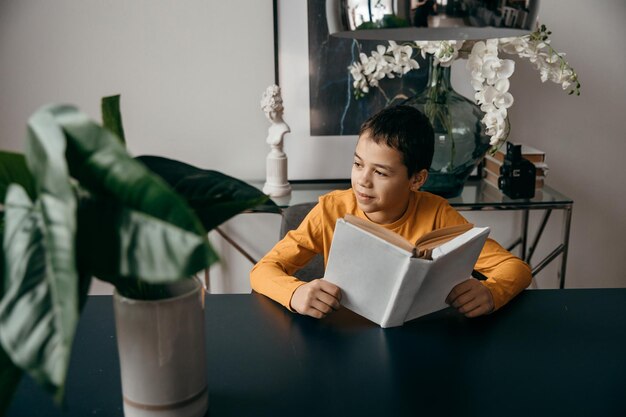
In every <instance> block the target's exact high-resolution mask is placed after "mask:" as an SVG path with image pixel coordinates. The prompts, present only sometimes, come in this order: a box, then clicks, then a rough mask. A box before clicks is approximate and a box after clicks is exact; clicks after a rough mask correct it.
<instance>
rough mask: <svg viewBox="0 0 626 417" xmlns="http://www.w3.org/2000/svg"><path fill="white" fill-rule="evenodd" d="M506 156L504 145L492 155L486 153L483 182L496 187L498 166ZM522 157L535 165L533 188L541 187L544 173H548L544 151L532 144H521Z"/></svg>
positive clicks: (498, 175) (498, 172)
mask: <svg viewBox="0 0 626 417" xmlns="http://www.w3.org/2000/svg"><path fill="white" fill-rule="evenodd" d="M505 156H506V146H503V147H501V148H500V149H498V151H497V152H496V153H495V154H494V155H493V156H491V155H489V154H487V155H486V156H485V159H484V161H483V178H484V180H485V182H486V183H487V184H489V185H492V186H494V187H496V188H498V178H499V177H500V167H501V166H502V164H503V163H504V157H505ZM522 157H523V158H525V159H528V160H529V161H530V162H532V163H533V164H534V165H535V168H536V169H537V171H536V175H537V176H536V179H535V189H540V188H542V187H543V183H544V180H545V178H546V174H547V173H548V165H547V164H546V161H545V159H546V153H545V152H544V151H541V150H539V149H536V148H533V147H532V146H528V145H524V144H522Z"/></svg>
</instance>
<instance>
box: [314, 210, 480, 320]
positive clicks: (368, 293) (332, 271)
mask: <svg viewBox="0 0 626 417" xmlns="http://www.w3.org/2000/svg"><path fill="white" fill-rule="evenodd" d="M488 234H489V228H488V227H473V226H472V225H471V224H464V225H459V226H452V227H447V228H443V229H438V230H434V231H432V232H430V233H427V234H426V235H424V236H423V237H421V238H420V239H419V240H418V241H417V242H415V243H411V242H409V241H408V240H406V239H404V238H403V237H402V236H400V235H398V234H396V233H394V232H392V231H390V230H388V229H385V228H384V227H381V226H379V225H377V224H375V223H372V222H368V221H366V220H363V219H360V218H358V217H355V216H352V215H347V216H346V217H345V218H343V219H338V220H337V225H336V227H335V234H334V237H333V241H332V244H331V247H330V254H329V257H328V263H327V265H326V272H325V274H324V279H326V280H327V281H329V282H332V283H333V284H335V285H337V286H338V287H339V288H341V292H342V300H341V303H342V304H343V305H344V306H345V307H347V308H348V309H350V310H352V311H354V312H355V313H357V314H360V315H361V316H363V317H365V318H367V319H369V320H371V321H373V322H375V323H378V324H379V325H380V326H381V327H394V326H400V325H402V324H403V323H404V322H405V321H408V320H412V319H415V318H417V317H420V316H423V315H425V314H428V313H432V312H434V311H437V310H441V309H443V308H445V307H447V304H446V303H445V299H446V297H447V296H448V294H449V293H450V291H451V290H452V288H454V286H455V285H457V284H459V283H461V282H463V281H465V280H466V279H468V278H469V277H470V274H471V272H472V269H473V267H474V264H475V263H476V260H477V259H478V255H479V254H480V251H481V250H482V247H483V245H484V244H485V240H486V239H487V235H488Z"/></svg>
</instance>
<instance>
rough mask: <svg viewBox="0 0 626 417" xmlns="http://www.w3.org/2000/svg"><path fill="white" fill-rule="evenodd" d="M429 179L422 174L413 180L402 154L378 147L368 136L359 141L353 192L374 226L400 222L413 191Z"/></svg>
mask: <svg viewBox="0 0 626 417" xmlns="http://www.w3.org/2000/svg"><path fill="white" fill-rule="evenodd" d="M427 175H428V172H427V171H426V170H422V171H420V172H419V173H417V174H414V175H413V176H412V177H410V178H409V176H408V173H407V168H406V165H404V162H403V158H402V154H401V153H400V151H398V150H397V149H393V148H390V147H388V146H387V145H386V144H383V143H381V144H377V143H375V142H374V141H373V140H372V139H371V138H370V135H369V133H368V132H364V133H363V134H362V135H361V136H360V137H359V141H358V142H357V145H356V150H355V151H354V163H353V165H352V176H351V177H352V178H351V179H352V190H353V192H354V195H355V196H356V200H357V202H358V205H359V208H360V209H361V210H363V212H365V214H366V215H367V217H368V218H369V219H370V220H372V221H373V222H376V223H380V224H388V223H393V222H394V221H396V220H398V219H400V217H402V215H403V214H404V212H405V211H406V208H407V206H408V203H409V198H410V195H411V191H412V190H415V191H417V190H418V189H419V187H421V186H422V184H423V183H424V182H425V181H426V177H427Z"/></svg>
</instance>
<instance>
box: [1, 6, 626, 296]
mask: <svg viewBox="0 0 626 417" xmlns="http://www.w3.org/2000/svg"><path fill="white" fill-rule="evenodd" d="M301 1H304V0H301ZM223 3H224V5H222V4H220V2H218V1H217V0H187V1H186V2H175V1H173V0H171V1H165V0H158V1H156V0H152V1H150V0H133V1H124V0H108V1H103V0H80V1H79V0H74V1H71V0H55V1H46V0H3V1H2V2H0V62H1V65H0V147H1V148H5V149H6V148H8V149H13V150H21V148H22V138H23V136H24V126H25V122H26V120H27V117H28V116H29V115H30V114H31V113H32V112H33V111H34V110H35V109H36V108H37V107H38V106H40V105H41V104H43V103H47V102H52V101H65V102H70V103H75V104H77V105H78V106H79V107H81V108H82V109H84V110H85V111H87V112H88V113H89V114H91V115H92V116H93V117H95V118H98V117H99V111H98V100H99V98H100V97H101V96H103V95H107V94H113V93H121V94H122V110H123V115H124V118H125V125H126V129H127V136H128V141H129V143H130V145H129V146H130V150H131V151H132V152H133V153H135V154H143V153H151V154H159V155H165V156H169V157H172V158H176V159H180V160H184V161H187V162H189V163H192V164H195V165H198V166H201V167H206V168H213V169H218V170H221V171H224V172H226V173H229V174H231V175H235V176H238V177H241V178H245V179H252V178H257V179H258V178H263V177H264V164H265V162H264V158H265V155H266V153H267V146H266V144H265V141H264V138H265V135H266V132H267V127H268V122H267V121H266V120H265V118H264V116H263V114H262V112H261V111H260V109H259V99H260V96H261V94H262V92H263V90H264V89H265V87H266V86H267V85H269V84H271V83H272V82H273V43H272V2H271V1H270V0H263V1H259V0H248V1H244V2H234V1H228V2H223ZM233 9H236V10H235V11H231V10H233ZM540 17H541V21H542V22H543V23H545V24H546V25H548V27H549V28H550V29H551V30H553V32H554V34H553V36H552V38H553V44H554V46H555V47H557V49H559V50H561V51H564V52H567V58H568V60H569V61H570V63H571V64H572V65H573V66H574V68H575V69H576V70H577V72H578V74H579V76H580V80H581V82H582V95H581V96H580V97H570V96H567V95H566V94H565V93H563V91H561V90H560V87H558V86H557V85H553V84H541V82H540V81H539V77H538V74H537V72H536V71H535V70H534V69H533V68H532V66H531V65H530V64H529V63H527V62H525V61H519V60H518V62H517V64H516V73H515V74H514V76H513V78H512V93H513V95H514V97H515V104H514V107H513V108H512V110H511V121H512V124H513V131H512V135H511V138H512V139H514V140H516V141H522V142H526V143H529V144H531V145H534V146H536V147H538V148H541V149H543V150H545V151H546V153H547V162H548V164H549V166H550V174H549V176H548V178H547V183H548V184H549V185H551V186H553V187H555V188H557V189H559V190H561V191H562V192H563V193H565V194H566V195H568V196H570V197H572V198H573V199H574V201H575V204H574V216H573V223H572V234H571V239H570V243H571V248H570V257H569V262H568V271H567V286H568V287H595V286H598V287H611V286H619V287H625V286H626V274H625V273H624V271H626V256H625V254H624V249H623V244H622V240H623V237H624V236H626V221H624V219H623V217H622V210H623V209H622V208H623V207H626V191H625V190H626V187H625V186H624V182H626V168H624V164H623V162H624V161H625V160H626V158H625V155H626V140H624V139H625V133H624V128H623V126H624V125H625V121H626V117H625V116H626V114H625V113H624V109H626V82H625V81H624V80H625V76H624V73H626V71H625V69H626V58H625V56H626V54H624V52H623V48H622V43H623V40H624V39H626V26H625V25H624V24H623V21H624V19H625V18H626V3H625V2H623V0H605V1H601V2H588V1H582V0H569V1H568V0H551V1H543V2H542V4H541V11H540ZM235 27H237V28H236V29H235ZM457 72H458V71H457ZM454 77H455V75H453V78H454ZM453 81H454V80H453ZM283 89H285V87H284V86H283ZM287 93H288V92H286V91H285V94H287ZM288 114H289V107H288V106H287V107H286V112H285V116H286V120H287V122H288V123H289V118H288ZM289 141H291V142H292V143H291V144H289V143H290V142H289ZM297 141H298V138H296V137H294V134H293V133H292V136H291V137H289V136H288V137H287V143H288V144H289V147H291V148H292V149H293V148H294V146H296V145H297ZM289 147H288V148H287V149H288V152H289ZM320 177H322V173H320ZM477 216H484V215H483V214H479V215H477ZM474 217H475V216H472V218H474ZM553 217H555V218H554V219H553V222H554V224H553V225H551V226H550V227H549V228H548V230H547V232H546V233H547V234H548V235H547V240H546V242H545V244H544V245H542V247H541V248H540V250H539V251H540V252H543V253H545V252H546V251H549V249H550V248H548V244H556V242H558V240H559V237H560V236H559V233H560V225H561V224H560V218H559V216H558V214H557V213H555V215H553ZM481 219H482V218H481ZM481 219H477V220H475V221H476V222H477V223H478V222H481V223H488V222H494V223H496V224H498V230H497V231H496V233H497V236H496V237H498V238H499V239H500V240H502V241H503V243H505V244H506V242H507V240H508V239H510V237H511V236H512V234H513V230H514V228H515V226H516V224H517V222H518V221H519V216H514V217H513V219H511V218H508V217H507V216H506V214H503V213H493V214H487V219H486V220H481ZM533 221H534V222H535V223H536V221H537V219H536V216H533ZM265 245H266V243H263V246H265ZM541 280H542V281H541V285H539V286H540V287H542V286H554V284H555V283H556V267H555V266H551V267H549V268H546V270H545V271H544V273H542V278H541Z"/></svg>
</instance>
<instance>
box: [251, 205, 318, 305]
mask: <svg viewBox="0 0 626 417" xmlns="http://www.w3.org/2000/svg"><path fill="white" fill-rule="evenodd" d="M322 222H323V216H322V209H321V207H320V204H317V205H316V206H315V207H314V208H313V209H312V210H311V211H310V212H309V213H308V214H307V216H306V217H305V218H304V220H303V221H302V223H301V224H300V226H299V227H298V228H297V229H294V230H291V231H289V232H288V233H287V234H286V235H285V237H284V238H283V239H282V240H281V241H279V242H278V243H277V244H276V245H275V246H274V247H273V248H272V250H270V251H269V252H268V253H267V255H265V256H264V257H263V258H262V259H261V260H260V261H259V262H258V263H257V264H256V265H255V266H254V267H253V268H252V271H251V272H250V284H251V286H252V289H253V290H254V291H256V292H258V293H260V294H263V295H265V296H267V297H269V298H271V299H273V300H274V301H276V302H278V303H280V304H282V305H283V306H285V307H286V308H288V309H289V310H291V311H293V310H292V309H291V305H290V303H291V297H292V296H293V293H294V292H295V290H296V289H297V288H298V287H299V286H301V285H303V284H305V282H304V281H300V280H298V279H297V278H296V277H294V276H293V274H294V273H295V272H296V271H297V270H299V269H300V268H302V267H303V266H305V265H306V264H307V263H308V262H309V261H310V260H311V259H312V258H313V257H314V256H315V255H316V254H318V253H320V252H322V250H323V244H322V239H323V237H322V228H323V224H322ZM320 278H321V277H320Z"/></svg>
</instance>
